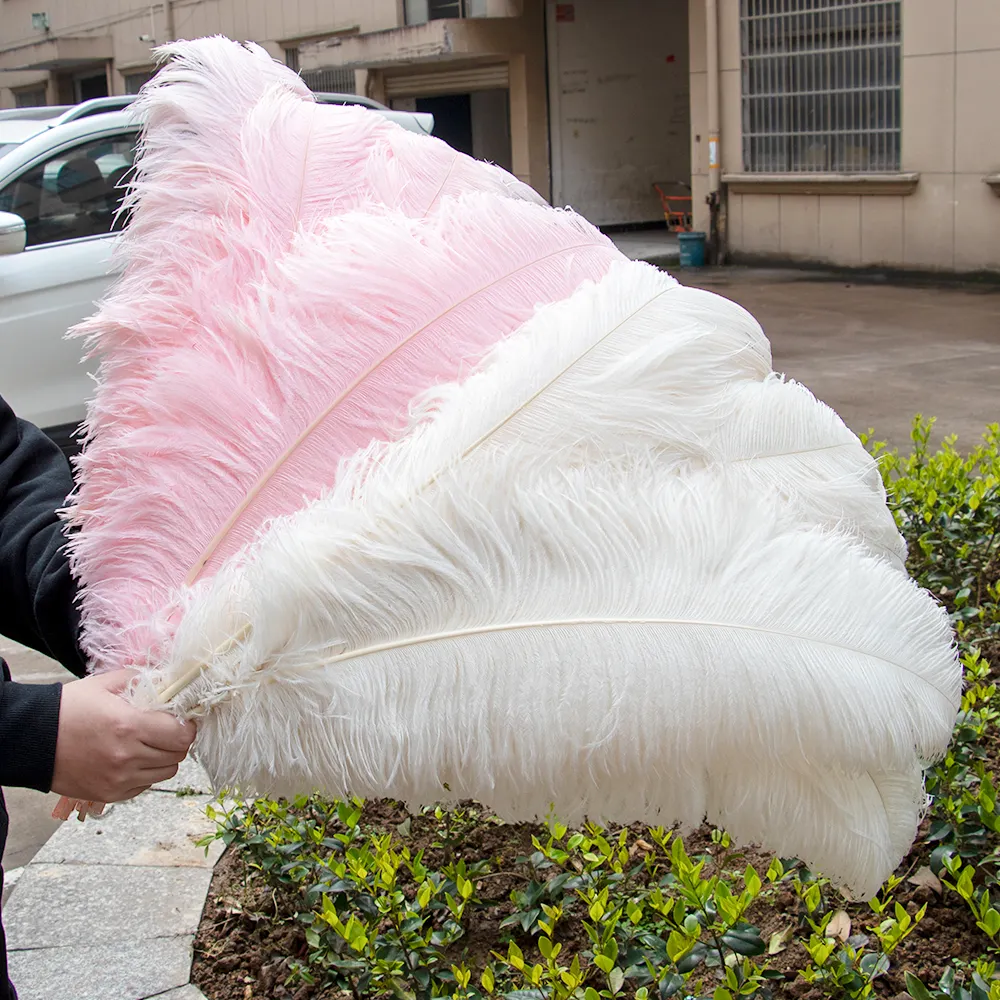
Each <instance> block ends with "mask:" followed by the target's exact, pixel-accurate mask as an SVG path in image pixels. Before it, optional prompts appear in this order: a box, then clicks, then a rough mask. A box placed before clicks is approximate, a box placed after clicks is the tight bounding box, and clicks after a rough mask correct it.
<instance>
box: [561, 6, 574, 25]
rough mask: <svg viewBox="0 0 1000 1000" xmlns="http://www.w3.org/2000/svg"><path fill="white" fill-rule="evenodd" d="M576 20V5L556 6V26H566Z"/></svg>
mask: <svg viewBox="0 0 1000 1000" xmlns="http://www.w3.org/2000/svg"><path fill="white" fill-rule="evenodd" d="M575 20H576V5H575V4H571V3H557V4H556V24H566V23H568V22H569V21H575Z"/></svg>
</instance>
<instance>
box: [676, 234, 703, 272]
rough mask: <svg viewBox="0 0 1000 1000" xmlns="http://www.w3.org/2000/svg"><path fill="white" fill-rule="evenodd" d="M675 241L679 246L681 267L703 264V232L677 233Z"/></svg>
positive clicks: (701, 265)
mask: <svg viewBox="0 0 1000 1000" xmlns="http://www.w3.org/2000/svg"><path fill="white" fill-rule="evenodd" d="M677 241H678V243H679V244H680V248H681V267H704V266H705V234H704V233H678V234H677Z"/></svg>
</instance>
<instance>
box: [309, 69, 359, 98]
mask: <svg viewBox="0 0 1000 1000" xmlns="http://www.w3.org/2000/svg"><path fill="white" fill-rule="evenodd" d="M299 76H301V77H302V80H303V82H304V83H305V85H306V86H307V87H308V88H309V89H310V90H312V91H315V92H316V93H317V94H353V93H354V90H355V84H354V70H353V69H306V70H303V71H302V72H301V73H299Z"/></svg>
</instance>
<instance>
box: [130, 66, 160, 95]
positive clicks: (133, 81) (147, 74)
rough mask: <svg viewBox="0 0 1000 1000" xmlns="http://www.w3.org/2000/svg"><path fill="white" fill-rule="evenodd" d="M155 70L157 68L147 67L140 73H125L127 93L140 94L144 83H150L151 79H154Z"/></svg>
mask: <svg viewBox="0 0 1000 1000" xmlns="http://www.w3.org/2000/svg"><path fill="white" fill-rule="evenodd" d="M154 72H155V70H151V69H147V70H142V71H140V72H138V73H126V74H125V75H124V80H125V93H126V94H138V93H139V90H140V89H141V87H142V85H143V84H144V83H149V81H150V80H152V79H153V73H154Z"/></svg>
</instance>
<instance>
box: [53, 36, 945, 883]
mask: <svg viewBox="0 0 1000 1000" xmlns="http://www.w3.org/2000/svg"><path fill="white" fill-rule="evenodd" d="M165 52H166V56H167V57H168V58H170V59H171V60H172V61H171V62H170V63H169V64H168V65H167V66H166V67H165V69H164V70H162V71H161V73H160V74H159V76H158V77H157V82H156V83H155V85H153V86H152V87H150V88H149V89H148V90H147V92H146V94H145V95H144V97H143V99H142V101H141V104H142V107H143V109H144V110H143V111H142V113H143V114H144V115H145V135H144V140H143V146H142V150H143V151H142V156H141V159H140V163H139V166H138V173H137V183H136V185H135V188H134V191H133V193H132V195H131V196H130V206H131V209H132V211H133V215H132V222H131V225H130V230H129V233H128V235H127V237H126V238H125V239H124V240H123V247H122V255H123V261H122V263H123V275H122V278H121V280H120V281H119V283H118V284H117V286H116V287H115V289H114V291H113V292H112V294H111V296H110V297H109V299H108V300H107V301H106V302H105V303H103V304H102V306H101V308H100V310H99V311H98V313H97V315H96V316H95V317H94V318H93V319H92V320H90V321H88V322H87V323H86V324H84V325H83V327H82V328H81V330H80V331H79V332H80V333H82V334H84V335H86V336H88V337H89V338H90V340H91V343H92V345H93V349H94V350H95V351H96V352H98V353H100V354H101V356H102V359H103V360H102V374H101V384H100V386H99V389H98V392H97V395H96V400H95V403H94V405H93V407H92V411H91V415H90V421H89V434H88V441H87V445H86V449H85V452H84V454H83V456H82V458H81V459H80V463H79V470H78V475H79V486H78V493H77V497H76V500H75V505H74V507H73V510H72V512H71V518H72V520H73V521H74V522H75V523H76V525H77V526H78V528H79V530H78V532H77V533H76V534H75V536H74V539H73V542H72V546H73V559H74V565H75V567H76V569H77V571H78V573H79V574H80V576H81V579H82V582H83V584H84V597H83V612H84V629H85V642H86V644H87V648H88V650H89V652H90V654H91V655H92V656H93V658H94V660H95V662H96V665H97V666H98V668H106V667H111V666H117V665H122V664H135V665H138V666H139V667H140V681H139V683H138V684H137V686H136V688H135V690H134V691H133V692H132V697H134V698H135V699H136V700H137V701H139V702H140V703H144V704H145V703H149V704H152V703H155V702H157V701H159V702H167V703H168V707H169V708H170V710H172V711H174V712H176V713H178V714H179V715H182V716H186V717H194V718H198V719H199V736H198V741H197V744H196V749H197V754H198V756H199V758H200V759H201V761H202V762H203V763H204V764H205V766H206V767H207V769H208V771H209V773H210V774H211V776H212V777H213V780H215V781H216V782H217V783H219V784H224V785H227V786H235V787H237V788H240V789H242V790H244V791H245V792H248V793H252V792H270V793H273V794H282V793H293V792H299V791H304V790H310V789H320V790H322V791H324V792H326V793H328V794H336V795H346V794H362V795H387V796H393V797H396V798H399V799H403V800H405V801H407V802H409V803H411V804H412V805H417V804H422V803H428V802H435V801H442V800H447V799H448V798H464V797H473V798H476V799H479V800H481V801H482V802H484V803H486V804H487V805H489V806H490V807H491V808H493V809H495V810H496V811H497V812H499V813H500V814H502V815H504V816H506V817H508V818H510V819H515V820H516V819H531V818H535V817H538V816H541V815H544V814H546V813H548V812H549V811H550V810H551V809H554V810H555V812H556V813H557V814H558V815H559V816H560V817H561V818H563V819H564V820H567V821H574V820H577V819H580V818H583V817H592V818H594V819H603V820H613V821H617V822H626V821H632V820H649V821H655V822H657V823H662V824H672V823H675V822H676V823H682V824H687V825H693V824H697V823H699V822H700V821H701V820H702V819H704V818H705V817H706V816H707V817H708V818H709V819H711V820H712V821H713V822H716V823H719V824H721V825H724V826H725V827H726V828H727V829H729V830H730V831H731V832H732V833H733V835H734V836H736V837H737V838H739V839H741V840H743V841H745V842H746V841H756V842H761V843H763V844H765V845H766V846H768V847H770V848H772V849H775V850H778V851H781V852H782V853H784V854H786V855H787V854H792V855H796V856H800V857H803V858H804V859H806V860H807V861H809V862H810V863H812V864H814V865H816V866H818V867H820V868H821V869H822V870H824V871H825V872H826V873H827V874H828V875H830V876H831V877H833V878H834V879H835V880H837V881H838V882H839V883H840V884H842V885H845V886H847V887H849V888H850V889H851V890H853V891H854V892H856V893H858V894H862V895H865V894H871V893H873V892H874V891H875V890H876V889H877V887H878V885H879V884H880V882H881V881H882V880H883V879H884V878H885V876H886V875H888V874H889V872H891V870H892V869H893V867H894V866H895V864H896V863H897V862H898V861H899V859H900V858H901V857H902V855H903V854H904V853H905V852H906V850H907V849H908V847H909V845H910V843H911V841H912V838H913V836H914V834H915V831H916V826H917V822H918V819H919V816H920V812H921V808H922V805H923V790H922V772H921V768H922V765H923V764H925V763H926V762H927V761H929V760H932V759H933V758H935V757H936V756H937V755H939V754H940V753H941V752H942V751H943V749H944V748H945V746H946V745H947V742H948V738H949V735H950V732H951V727H952V723H953V721H954V717H955V712H956V710H957V706H958V699H959V688H960V670H959V669H958V666H957V663H956V659H955V655H954V651H953V647H952V638H951V633H950V630H949V626H948V622H947V618H946V616H945V615H944V614H943V612H942V611H941V609H940V608H939V607H938V606H937V605H936V604H935V602H934V601H933V599H932V598H931V597H930V596H929V595H928V594H926V593H924V592H922V591H920V590H919V589H918V588H917V587H916V586H915V585H914V584H913V583H912V581H910V580H909V578H908V577H907V575H906V573H905V570H904V568H903V561H904V559H905V549H904V547H903V544H902V540H901V538H900V536H899V533H898V532H897V530H896V527H895V524H894V522H893V518H892V516H891V514H890V513H889V511H888V508H887V506H886V498H885V493H884V490H883V488H882V483H881V479H880V477H879V475H878V471H877V469H876V467H875V465H874V462H873V461H872V459H871V457H870V456H869V455H868V454H867V453H866V452H865V450H864V448H863V447H862V446H861V444H860V442H859V441H858V440H857V438H856V437H855V436H854V435H853V434H852V433H851V432H850V431H849V430H848V429H847V428H846V427H845V426H844V424H843V422H842V421H841V420H840V419H839V417H837V415H836V414H835V413H833V411H832V410H830V409H829V408H828V407H826V406H824V405H823V404H822V403H820V402H818V401H817V400H816V399H815V398H814V397H813V396H812V395H811V394H810V393H809V392H808V390H806V389H805V388H804V387H802V386H799V385H796V384H794V383H791V382H787V381H785V380H783V379H782V378H780V377H779V376H777V375H776V374H774V373H773V372H772V371H771V359H770V351H769V347H768V344H767V340H766V338H765V337H764V335H763V332H762V331H761V329H760V327H759V325H758V324H757V323H756V322H755V321H754V320H753V318H752V317H751V316H749V314H747V313H746V312H745V311H744V310H742V309H741V308H740V307H738V306H736V305H734V304H733V303H730V302H727V301H725V300H724V299H721V298H719V297H717V296H714V295H711V294H709V293H707V292H703V291H698V290H695V289H690V288H685V287H683V286H681V285H679V284H678V283H677V282H676V281H674V280H673V279H672V278H670V277H668V276H667V275H665V274H662V273H661V272H659V271H657V270H655V269H653V268H651V267H648V266H647V265H643V264H635V263H631V262H628V261H626V260H625V259H624V258H623V257H622V256H621V255H620V254H619V253H618V252H617V251H616V250H615V248H614V247H613V245H612V244H611V243H610V242H609V241H608V240H607V239H606V238H605V237H604V236H602V235H601V234H600V233H599V232H598V231H597V230H595V229H594V228H593V227H591V226H589V225H588V224H587V223H586V222H584V221H583V220H582V219H580V218H578V217H577V216H575V215H574V214H572V213H571V212H564V211H556V210H553V209H551V208H548V207H547V206H545V205H544V204H542V203H540V199H538V198H537V196H535V195H534V194H533V193H530V192H529V191H528V189H526V188H525V186H524V185H522V184H520V183H519V182H517V181H515V180H514V179H513V178H511V177H509V176H508V175H506V174H504V172H502V171H500V170H499V169H498V168H495V167H491V166H488V165H485V164H480V163H477V162H475V161H472V160H470V159H468V158H466V157H463V156H460V155H458V154H456V153H454V152H453V151H452V150H450V149H448V148H447V147H445V146H444V145H443V144H441V143H438V142H436V141H435V140H432V139H429V138H424V137H420V136H415V135H411V134H408V133H405V132H403V131H402V130H401V129H399V128H397V127H396V126H394V125H392V124H391V123H387V122H384V121H382V120H380V119H379V118H378V117H377V116H375V115H372V114H371V113H370V112H367V111H364V110H360V109H347V108H336V107H323V106H318V105H316V104H315V103H314V102H313V101H312V99H311V97H310V96H309V95H308V94H307V93H305V92H304V89H303V87H302V85H301V83H300V81H298V79H297V78H296V77H295V76H294V74H291V73H290V72H288V71H286V70H285V69H284V68H283V67H280V66H277V65H276V64H274V63H272V62H271V60H270V59H269V58H268V57H267V56H266V54H265V53H263V52H262V51H261V50H259V49H257V48H256V47H253V46H246V47H241V46H238V45H236V44H234V43H231V42H227V41H226V40H223V39H205V40H200V41H198V42H185V43H177V44H175V45H172V46H170V47H168V48H167V49H166V50H165ZM222 80H225V85H224V86H221V85H220V81H222ZM234 80H238V81H241V82H242V86H234V85H233V81H234Z"/></svg>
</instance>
